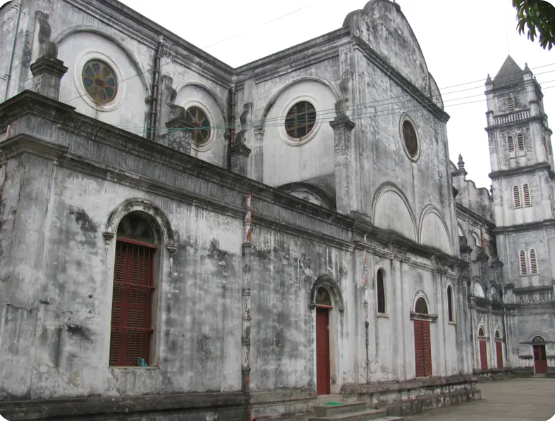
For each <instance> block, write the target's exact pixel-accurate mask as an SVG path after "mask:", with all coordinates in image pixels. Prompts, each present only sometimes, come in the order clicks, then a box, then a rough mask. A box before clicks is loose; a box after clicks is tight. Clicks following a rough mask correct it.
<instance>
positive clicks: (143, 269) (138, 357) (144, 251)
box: [110, 212, 157, 366]
mask: <svg viewBox="0 0 555 421" xmlns="http://www.w3.org/2000/svg"><path fill="white" fill-rule="evenodd" d="M156 242H157V241H156V235H155V232H154V230H153V224H152V223H151V221H150V216H148V215H146V214H143V213H141V212H132V213H130V214H128V215H127V216H125V217H124V218H123V219H122V220H121V222H120V224H119V226H118V233H117V241H116V256H115V264H114V286H113V298H112V327H111V337H110V365H111V366H144V365H150V364H151V363H152V362H151V349H150V348H151V338H152V333H153V320H152V301H153V300H152V298H153V294H154V290H155V285H154V271H155V260H154V259H155V255H156V251H157V246H156Z"/></svg>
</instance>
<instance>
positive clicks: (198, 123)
mask: <svg viewBox="0 0 555 421" xmlns="http://www.w3.org/2000/svg"><path fill="white" fill-rule="evenodd" d="M185 122H186V124H187V127H188V128H190V129H193V130H192V133H191V141H192V142H194V143H195V144H196V145H203V144H205V143H206V142H208V139H210V120H208V117H207V116H206V114H205V113H204V111H202V110H201V109H200V108H198V107H190V108H188V109H187V113H186V115H185Z"/></svg>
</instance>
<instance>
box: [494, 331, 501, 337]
mask: <svg viewBox="0 0 555 421" xmlns="http://www.w3.org/2000/svg"><path fill="white" fill-rule="evenodd" d="M495 339H501V335H500V334H499V331H498V330H496V331H495Z"/></svg>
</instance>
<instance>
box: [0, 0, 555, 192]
mask: <svg viewBox="0 0 555 421" xmlns="http://www.w3.org/2000/svg"><path fill="white" fill-rule="evenodd" d="M123 2H124V3H125V4H127V5H128V6H130V7H132V8H134V9H135V10H137V11H138V12H139V13H141V14H143V15H145V16H146V17H148V18H150V19H152V20H154V21H155V22H157V23H159V24H160V25H162V26H164V27H166V28H167V29H169V30H170V31H172V32H174V33H176V34H177V35H179V36H181V37H182V38H184V39H185V40H187V41H189V42H191V43H193V44H195V45H196V46H198V47H200V48H203V49H204V50H206V51H207V52H208V53H210V54H212V55H213V56H215V57H217V58H218V59H220V60H222V61H223V62H225V63H227V64H229V65H231V66H234V67H237V66H240V65H242V64H246V63H248V62H251V61H253V60H256V59H259V58H262V57H265V56H267V55H269V54H272V53H275V52H277V51H280V50H282V49H285V48H288V47H290V46H293V45H296V44H298V43H301V42H303V41H307V40H309V39H312V38H315V37H317V36H319V35H322V34H325V33H327V32H330V31H333V30H335V29H338V28H340V27H341V25H342V24H343V20H344V18H345V16H346V15H347V14H348V13H349V12H351V11H352V10H356V9H360V8H362V7H364V5H365V1H364V0H340V1H329V0H320V1H311V0H281V1H279V2H269V1H261V0H234V1H221V0H220V1H217V0H205V1H190V0H185V1H177V0H156V1H152V0H123ZM0 3H1V4H3V3H5V1H3V0H0ZM397 3H399V4H400V5H401V8H402V11H403V13H404V14H405V16H406V17H407V19H408V20H409V23H410V24H411V26H412V28H413V30H414V32H415V34H416V37H417V38H418V40H419V42H420V46H421V48H422V50H423V52H424V57H425V58H426V61H427V64H428V68H429V70H430V72H431V73H432V75H433V76H434V78H435V80H436V81H437V83H438V85H439V87H440V89H442V93H443V100H444V101H445V105H446V111H447V112H448V113H449V114H450V115H451V120H450V121H449V123H448V124H447V128H448V135H449V152H450V156H451V160H452V161H454V162H456V160H457V157H458V155H459V153H460V154H462V155H463V157H464V160H465V162H466V169H467V171H468V173H469V174H468V178H470V179H473V180H474V181H475V182H476V184H477V185H478V186H479V187H488V188H489V186H490V184H491V182H490V179H489V177H488V174H489V172H490V164H489V156H488V141H487V136H486V133H485V131H484V127H485V125H486V117H485V112H486V102H485V96H484V95H483V93H484V90H485V89H484V83H485V79H486V77H487V75H488V73H489V74H491V76H492V77H494V76H495V74H496V73H497V71H498V70H499V68H500V67H501V65H502V64H503V61H504V60H505V58H506V57H507V54H509V53H510V54H511V56H512V57H513V58H514V59H515V61H516V62H517V63H518V64H519V65H520V66H521V67H524V63H526V62H527V63H528V65H529V67H530V68H531V69H532V71H533V72H534V74H536V75H537V79H538V81H539V82H540V83H541V84H542V87H543V88H544V94H545V109H546V112H547V114H548V115H555V114H553V113H554V112H555V88H553V89H545V88H547V87H549V86H554V87H555V49H554V50H553V51H551V52H549V51H544V50H543V49H542V48H541V47H540V46H539V45H538V43H537V42H534V43H532V42H531V41H529V40H528V39H527V38H526V36H525V35H519V34H518V33H517V31H516V28H515V27H516V18H515V12H514V9H513V8H512V6H511V0H485V1H484V0H466V1H452V0H397ZM546 65H551V66H546ZM541 66H546V67H541ZM539 67H541V68H539ZM536 68H537V69H536ZM540 73H542V74H540ZM473 81H477V82H475V83H472V84H468V85H464V86H459V87H455V88H449V87H451V86H453V85H459V84H462V83H467V82H473ZM458 90H464V91H462V92H452V91H458ZM466 97H470V98H466ZM475 101H477V102H475ZM464 102H474V103H472V104H465V105H455V104H458V103H464ZM554 118H555V117H554ZM553 124H555V123H553Z"/></svg>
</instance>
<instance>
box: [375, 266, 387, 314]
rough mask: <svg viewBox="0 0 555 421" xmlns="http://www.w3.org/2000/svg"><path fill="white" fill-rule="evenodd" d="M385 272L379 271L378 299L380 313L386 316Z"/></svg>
mask: <svg viewBox="0 0 555 421" xmlns="http://www.w3.org/2000/svg"><path fill="white" fill-rule="evenodd" d="M383 274H384V272H383V270H382V269H380V270H378V275H377V282H376V284H377V288H376V289H377V291H376V293H377V298H378V313H381V314H385V288H384V284H383Z"/></svg>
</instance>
